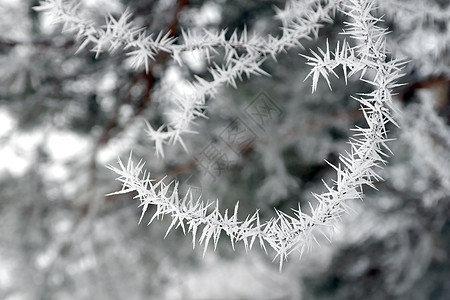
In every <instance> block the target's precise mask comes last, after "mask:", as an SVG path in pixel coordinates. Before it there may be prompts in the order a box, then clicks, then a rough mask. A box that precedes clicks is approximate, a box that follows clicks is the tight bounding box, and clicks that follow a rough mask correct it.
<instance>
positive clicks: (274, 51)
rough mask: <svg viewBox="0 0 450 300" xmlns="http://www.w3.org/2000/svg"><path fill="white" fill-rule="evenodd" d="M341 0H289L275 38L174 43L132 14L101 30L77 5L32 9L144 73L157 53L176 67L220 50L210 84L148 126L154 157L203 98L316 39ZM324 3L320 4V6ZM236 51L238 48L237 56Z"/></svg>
mask: <svg viewBox="0 0 450 300" xmlns="http://www.w3.org/2000/svg"><path fill="white" fill-rule="evenodd" d="M340 2H341V0H327V1H325V4H320V2H318V1H311V0H309V1H290V2H288V4H287V5H286V7H285V9H284V10H279V11H278V18H279V19H281V21H282V23H283V27H282V34H281V35H280V36H278V37H275V36H271V35H269V36H267V37H266V38H261V37H250V38H249V37H248V35H247V32H246V30H244V32H243V33H242V34H241V35H240V36H238V34H237V33H236V32H234V33H233V34H232V35H231V37H230V38H229V39H226V36H225V33H226V31H220V32H218V33H212V32H207V31H206V32H205V33H204V34H203V35H200V36H199V35H197V34H194V33H192V32H190V31H183V33H182V39H183V42H184V44H181V45H177V44H175V39H174V38H172V37H170V36H169V33H166V34H164V33H163V32H160V33H159V34H158V36H157V38H155V39H153V38H152V35H151V34H150V35H148V34H147V33H146V32H145V30H144V29H141V28H138V27H136V26H135V25H133V23H132V22H131V21H130V17H131V14H130V13H129V11H126V12H125V13H124V14H123V15H122V16H121V17H120V18H119V19H118V20H116V19H115V18H114V17H112V16H109V17H108V18H107V21H106V26H105V28H106V29H103V28H97V27H96V26H95V25H94V24H93V23H92V22H90V21H88V20H85V19H83V18H81V17H79V15H78V13H77V10H78V6H73V5H72V6H71V5H68V4H65V3H63V1H62V0H45V1H41V3H40V6H38V7H36V8H35V9H36V10H39V11H43V12H47V13H50V14H51V15H52V16H53V18H54V19H55V21H56V22H59V23H62V24H63V25H64V28H65V29H67V30H70V31H75V32H77V33H78V38H79V39H80V40H83V42H82V44H81V46H80V49H81V48H84V47H86V46H87V45H88V44H93V45H94V47H93V48H92V50H93V51H95V52H96V53H97V54H98V53H100V52H102V51H110V52H111V51H115V50H117V49H119V48H123V49H125V50H126V51H128V52H127V55H129V56H130V59H131V64H132V66H134V67H136V68H139V67H142V66H144V67H145V68H146V69H147V70H148V68H149V62H150V61H151V60H153V59H154V58H155V56H156V54H157V53H158V52H160V51H164V52H168V53H170V54H171V55H172V57H173V59H174V60H175V61H177V62H179V63H181V58H180V57H181V53H183V52H186V51H191V50H201V51H203V52H204V53H205V56H206V57H207V58H208V60H209V57H211V54H212V53H215V52H217V50H216V48H222V49H224V53H225V64H224V65H223V66H218V65H216V64H214V65H213V66H212V67H210V68H209V72H210V73H211V76H212V78H213V79H212V80H211V81H206V80H204V79H203V78H200V77H197V78H196V81H195V82H192V83H191V86H192V90H193V91H194V92H193V93H190V94H186V95H183V96H180V97H181V98H180V99H179V98H177V97H174V98H175V99H174V100H172V101H173V102H174V103H175V104H176V108H177V110H175V111H170V112H168V113H169V114H170V115H172V116H174V118H172V120H175V121H173V122H170V123H168V124H165V125H164V126H162V127H160V128H158V129H154V128H152V127H151V126H150V125H149V126H148V135H149V137H150V138H151V139H152V140H153V141H154V143H155V148H156V152H157V154H159V155H161V156H163V155H164V147H163V146H164V145H165V144H167V143H170V144H174V143H177V142H178V143H180V144H181V145H183V146H184V143H183V140H182V136H181V135H182V134H184V133H188V132H192V131H191V130H190V129H189V127H190V125H191V124H192V122H193V121H194V120H195V119H196V118H198V117H199V116H203V114H202V111H203V109H204V105H205V99H206V98H207V97H214V96H215V94H216V92H217V89H218V88H219V87H221V86H223V85H231V86H234V87H236V81H237V80H239V79H242V77H243V76H244V75H245V76H247V77H249V76H250V75H268V74H267V73H266V72H265V71H264V70H263V69H262V68H261V65H262V63H263V62H264V60H265V59H266V58H267V57H273V58H276V56H277V55H278V54H279V53H281V52H284V51H285V50H286V49H288V48H291V47H296V46H299V45H300V40H302V39H305V38H308V37H309V36H310V35H315V36H317V34H318V30H319V28H320V27H321V26H322V25H321V23H323V22H327V21H331V19H330V13H332V12H334V10H335V9H336V7H337V6H338V4H339V3H340ZM322 5H323V6H322ZM237 50H243V51H244V53H243V54H240V53H239V52H238V51H237Z"/></svg>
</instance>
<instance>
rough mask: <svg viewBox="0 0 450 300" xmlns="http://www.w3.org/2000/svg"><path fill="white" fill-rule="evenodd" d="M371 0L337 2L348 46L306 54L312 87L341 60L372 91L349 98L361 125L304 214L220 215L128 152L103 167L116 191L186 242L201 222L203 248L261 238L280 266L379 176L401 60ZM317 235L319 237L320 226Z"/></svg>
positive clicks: (330, 224)
mask: <svg viewBox="0 0 450 300" xmlns="http://www.w3.org/2000/svg"><path fill="white" fill-rule="evenodd" d="M373 6H374V1H373V0H349V1H347V2H346V3H345V6H344V10H343V13H344V14H346V15H347V16H348V17H349V22H348V23H347V26H348V28H347V31H346V33H347V34H348V35H350V37H351V38H352V39H354V40H356V41H357V42H360V43H358V44H356V46H354V47H350V46H349V45H348V44H347V43H346V42H344V43H343V44H342V45H343V46H342V47H340V46H338V47H337V48H336V49H337V50H336V53H331V52H330V50H329V47H327V50H326V51H322V50H319V53H320V55H322V57H321V56H320V55H319V54H316V53H315V52H314V53H313V57H308V58H309V61H310V64H311V65H312V66H313V71H312V73H311V75H312V78H313V90H314V89H315V87H316V86H317V81H318V79H319V76H318V74H320V75H322V76H323V77H325V78H327V76H328V74H329V73H330V72H331V73H333V69H334V68H335V67H336V66H337V65H338V64H340V65H343V67H344V70H345V69H346V68H347V67H349V68H350V70H351V72H350V73H346V77H348V76H351V75H352V74H354V73H356V72H358V71H360V73H361V75H360V76H361V77H360V78H361V80H364V81H365V82H369V83H370V84H371V85H373V87H374V91H373V92H371V93H368V94H362V95H361V97H360V98H355V99H356V100H357V101H358V102H360V104H361V110H362V112H363V114H364V117H365V119H366V122H367V127H366V128H361V127H356V128H355V129H353V130H354V132H355V134H354V136H353V137H352V138H351V139H350V141H349V144H350V146H351V148H350V150H349V151H348V152H346V153H345V154H342V155H340V163H339V164H338V165H337V166H332V167H333V168H334V169H335V170H336V173H337V178H336V179H335V180H334V182H333V184H332V185H328V184H325V187H326V191H325V192H324V193H322V194H313V195H314V197H315V199H316V200H317V205H314V204H312V203H310V206H311V213H310V214H305V213H304V212H303V211H302V209H301V207H300V206H299V207H298V208H297V209H293V212H294V214H293V216H291V215H289V214H286V213H284V212H281V211H278V210H276V215H277V216H276V217H274V218H271V219H269V220H268V221H265V222H262V221H261V220H260V218H259V214H258V211H256V212H255V213H254V214H253V215H251V216H248V217H247V218H246V219H245V220H244V221H238V219H237V214H238V204H236V207H235V209H234V212H233V213H229V212H228V211H225V212H224V213H223V214H222V213H220V211H219V206H218V203H217V202H216V204H212V203H203V202H202V201H201V199H200V198H198V199H194V198H193V196H192V193H191V192H187V193H186V194H185V195H180V194H179V193H178V186H179V182H178V181H173V182H172V183H170V184H168V185H166V184H164V183H163V181H162V180H161V181H158V182H153V181H152V180H151V179H150V174H149V173H148V172H146V171H145V170H143V163H142V162H139V163H138V164H137V165H135V164H134V163H133V162H132V158H131V156H130V159H129V161H128V164H127V165H126V166H125V165H124V164H123V163H122V162H121V161H119V167H110V168H111V169H112V170H113V171H114V172H116V173H117V174H118V175H119V178H118V180H119V181H121V182H122V184H123V188H122V190H121V191H119V192H117V193H119V194H120V193H128V192H131V191H134V192H137V195H136V198H137V199H138V200H139V201H140V203H141V206H142V216H143V215H144V214H145V212H146V210H147V208H148V206H149V205H155V206H156V212H155V213H154V215H153V217H152V219H151V220H150V222H152V221H153V220H154V219H156V218H160V217H163V216H164V215H170V216H171V217H172V223H171V225H170V226H169V229H168V231H169V230H170V229H171V228H173V227H181V228H182V229H183V231H184V232H185V233H186V232H191V233H192V235H193V242H194V245H195V240H196V236H197V231H198V230H199V228H200V227H201V234H200V238H199V240H200V243H201V244H204V245H205V249H206V247H207V246H208V243H209V241H210V240H211V239H212V240H213V241H214V245H215V246H216V245H217V241H218V239H219V236H220V234H221V232H222V231H224V232H225V234H227V235H228V237H229V238H230V240H231V243H232V245H233V247H234V244H235V243H236V242H239V241H242V242H243V243H244V245H245V248H246V249H251V248H252V245H253V243H254V242H255V241H256V240H258V241H259V243H260V245H261V247H263V248H264V249H266V244H268V245H269V246H270V247H271V248H272V249H273V250H275V252H276V257H278V258H279V260H280V268H281V266H282V264H283V262H284V261H285V260H286V259H287V257H288V256H289V255H290V254H292V252H298V253H300V254H302V253H303V252H304V251H305V249H308V248H309V247H310V245H311V241H312V240H315V237H314V232H313V230H315V229H318V230H319V231H321V232H323V231H322V229H323V228H329V227H331V228H333V226H334V224H335V222H336V220H337V219H339V218H340V216H341V214H342V213H343V212H345V211H346V210H347V204H346V203H347V201H348V200H352V199H362V198H363V196H364V194H363V186H365V185H367V186H370V187H373V188H374V182H375V181H378V180H381V177H380V176H379V175H377V174H376V172H375V168H378V167H381V165H382V164H384V163H385V162H386V161H385V158H386V156H387V154H386V153H385V152H386V150H387V151H390V150H389V148H388V147H387V145H386V143H387V142H388V141H389V139H388V138H387V130H386V124H387V123H389V122H393V123H394V124H395V122H394V120H393V118H392V115H391V114H392V111H393V110H394V107H393V104H392V89H393V88H395V87H396V86H398V84H397V80H398V79H399V77H400V76H401V73H400V69H401V65H402V63H401V61H398V60H388V59H387V52H386V49H385V35H386V31H385V30H384V29H382V28H381V27H379V26H378V25H377V24H378V22H379V21H380V20H379V19H377V18H375V17H374V16H372V14H371V12H372V10H373ZM332 57H333V59H332ZM142 216H141V220H142ZM323 234H324V235H325V236H327V234H326V233H325V232H323ZM327 237H328V236H327Z"/></svg>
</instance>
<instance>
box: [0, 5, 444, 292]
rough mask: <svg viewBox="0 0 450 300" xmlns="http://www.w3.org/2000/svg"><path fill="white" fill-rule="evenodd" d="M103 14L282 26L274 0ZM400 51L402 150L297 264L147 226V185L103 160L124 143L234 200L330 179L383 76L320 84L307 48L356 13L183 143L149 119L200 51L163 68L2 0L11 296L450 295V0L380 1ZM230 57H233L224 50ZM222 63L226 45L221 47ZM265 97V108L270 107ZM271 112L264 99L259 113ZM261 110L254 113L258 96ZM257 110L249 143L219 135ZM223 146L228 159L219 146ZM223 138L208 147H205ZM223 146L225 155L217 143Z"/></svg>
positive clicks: (5, 267)
mask: <svg viewBox="0 0 450 300" xmlns="http://www.w3.org/2000/svg"><path fill="white" fill-rule="evenodd" d="M80 2H82V9H83V11H84V13H86V14H87V15H89V17H90V18H91V19H92V20H95V21H96V22H98V24H103V22H104V16H105V15H106V14H108V13H111V14H112V15H115V16H119V15H120V13H121V12H123V11H124V10H125V8H126V7H130V9H131V11H132V12H133V16H134V21H135V23H136V24H138V25H140V26H143V27H147V28H148V29H149V31H150V32H159V31H161V30H163V31H168V30H171V32H172V34H173V35H174V36H178V35H179V34H180V32H181V28H191V29H192V30H194V31H195V30H201V29H203V28H207V29H208V30H218V29H221V28H229V29H230V30H229V34H231V33H232V32H233V30H234V29H236V30H237V31H241V30H243V28H244V25H246V27H247V30H248V31H249V32H250V33H252V34H258V35H267V34H269V33H271V34H276V33H277V31H278V30H279V26H280V23H279V22H278V21H277V20H276V19H275V18H274V7H275V6H277V7H281V8H282V7H284V1H277V0H264V1H263V0H248V1H239V0H204V1H201V0H177V1H176V0H171V1H169V0H162V1H158V0H122V1H119V0H92V1H88V0H80ZM378 2H379V5H380V8H379V11H378V12H377V13H379V15H380V16H381V15H384V16H385V22H384V26H386V27H388V28H389V29H390V30H391V31H392V32H391V33H390V35H389V37H388V39H389V41H388V44H389V47H390V49H391V50H392V52H393V53H394V55H398V56H406V57H408V59H409V60H410V62H409V64H408V65H407V67H406V69H405V73H406V75H405V77H404V78H403V82H405V83H406V85H405V86H403V87H402V88H400V89H399V90H398V91H397V92H398V97H397V99H396V103H397V105H398V106H399V107H400V108H401V110H402V111H403V115H402V116H398V120H399V123H400V125H401V126H400V129H397V128H395V127H392V128H390V136H391V137H392V138H396V140H395V141H393V142H391V144H390V147H391V149H392V150H393V152H394V155H393V156H392V157H390V158H389V164H388V165H387V166H386V167H385V168H384V169H382V170H381V171H380V172H381V175H382V176H383V178H385V181H384V182H380V183H378V184H377V188H378V189H379V191H374V190H368V189H367V197H366V198H365V200H364V202H355V203H351V207H352V209H353V210H354V211H353V213H352V214H351V215H349V216H345V217H344V218H343V219H342V222H341V225H340V227H339V228H337V230H336V234H335V236H334V237H335V238H334V240H333V242H332V243H331V244H330V243H329V242H328V241H326V240H324V241H320V244H321V246H320V247H319V246H314V248H313V251H312V252H311V253H307V254H305V255H304V256H303V257H302V259H301V260H297V259H295V258H294V259H293V258H291V259H290V260H289V262H288V263H286V265H285V267H284V269H283V271H282V272H279V271H278V265H277V264H276V263H272V262H271V259H270V257H267V256H265V254H264V253H263V252H262V251H259V250H258V249H256V248H255V249H254V250H252V251H251V252H250V253H248V254H245V251H244V249H243V247H237V249H236V251H234V252H233V251H232V249H231V247H230V245H229V242H228V243H227V241H226V239H224V240H223V241H221V242H220V243H219V247H218V249H217V251H215V252H214V251H213V250H212V249H208V251H207V252H206V255H205V257H204V258H202V253H203V249H197V248H196V249H194V250H192V242H191V239H190V238H189V237H184V236H183V234H182V232H181V231H173V232H172V233H171V234H169V235H168V237H167V238H166V239H163V237H164V234H165V231H166V229H167V227H168V225H169V224H170V220H162V221H159V222H154V223H152V225H151V226H148V227H147V226H145V224H146V222H148V218H146V219H144V222H143V223H142V224H141V225H138V220H139V217H140V210H139V209H138V208H137V205H138V203H137V202H136V201H135V200H133V195H123V196H120V197H119V196H114V197H105V195H106V194H108V193H111V192H114V191H116V190H118V189H119V188H120V185H119V184H118V183H117V182H116V181H115V180H114V177H115V174H114V173H113V172H111V171H110V170H108V169H107V168H106V167H105V165H106V164H115V163H116V160H117V157H118V156H120V157H122V158H124V159H125V158H126V157H127V156H128V155H129V153H130V150H131V149H132V150H133V155H134V157H139V158H143V159H144V160H146V161H147V165H146V167H147V168H148V169H149V170H150V171H151V172H152V174H153V176H154V177H155V178H161V177H162V176H165V175H168V178H167V180H171V179H173V178H177V179H179V180H180V181H182V182H184V183H185V184H184V188H188V187H190V188H191V189H194V190H197V192H198V193H202V194H203V195H205V196H206V197H207V198H209V199H216V198H218V199H220V200H221V201H222V202H223V204H222V203H221V207H224V208H227V207H230V208H232V207H233V206H234V204H235V203H236V201H238V200H239V201H240V206H241V209H242V210H243V213H253V212H254V210H255V208H259V209H260V213H261V216H263V217H264V216H267V217H269V216H271V215H272V214H273V208H274V207H276V208H278V209H281V210H284V211H289V209H290V208H295V207H297V203H298V202H300V203H302V204H305V205H306V203H307V201H309V200H311V199H312V197H311V192H314V191H315V192H319V191H321V190H323V185H322V182H321V180H322V178H323V179H326V180H328V179H329V178H331V176H332V174H333V172H332V168H331V167H329V165H328V164H327V163H326V162H325V159H326V160H328V161H330V162H336V159H337V153H342V152H344V151H345V150H346V149H348V145H347V141H348V138H349V136H350V135H351V132H350V130H349V128H352V127H353V126H354V125H355V124H359V123H360V122H362V120H363V118H362V114H361V112H360V111H359V110H358V103H357V102H356V101H353V100H352V99H351V96H352V95H355V94H356V93H358V92H366V91H369V90H370V87H369V86H368V85H364V84H363V83H361V81H358V80H357V79H356V78H355V80H353V81H352V80H350V81H349V83H348V85H347V86H346V85H345V83H344V81H343V80H339V79H333V80H332V86H333V90H332V91H330V90H329V89H328V87H327V85H326V83H324V82H322V83H321V84H319V89H318V92H316V93H315V94H311V86H310V82H309V81H308V80H307V81H306V82H304V79H305V77H306V75H307V74H308V72H309V68H308V66H306V65H305V59H304V58H302V57H301V56H299V55H298V53H299V52H300V53H303V54H306V55H309V49H310V48H311V49H316V48H317V47H323V46H324V45H325V42H326V40H327V39H328V40H329V42H330V44H331V45H335V44H336V41H337V40H338V39H341V38H342V37H341V36H340V35H339V33H340V32H342V29H343V26H344V22H345V18H344V16H343V15H342V14H340V13H337V14H336V16H335V18H334V23H333V24H324V27H323V28H322V30H321V31H320V34H319V37H318V38H317V39H312V40H308V41H302V43H303V46H304V47H305V49H292V50H290V51H288V52H287V53H284V54H282V55H280V56H278V57H277V62H275V61H274V60H267V61H266V62H265V63H264V65H263V68H264V70H266V71H267V72H268V73H269V74H271V77H252V78H250V79H244V80H243V81H242V82H240V83H239V84H238V88H237V89H233V88H231V87H224V88H223V89H222V90H221V91H220V92H219V96H218V97H217V98H216V99H210V100H209V101H208V108H207V111H206V114H207V116H208V118H209V119H208V120H204V119H202V120H199V121H198V124H197V125H196V127H195V130H197V131H199V134H197V135H192V136H188V137H186V139H185V140H186V141H187V144H188V149H189V152H185V151H184V150H183V149H182V147H179V146H176V147H172V148H167V149H166V158H165V159H161V158H158V157H157V156H156V155H155V151H154V148H153V145H152V144H151V143H150V142H149V141H148V138H147V137H146V134H145V132H144V129H145V123H144V120H148V121H149V122H150V123H151V124H156V125H157V124H161V123H162V122H163V121H162V120H163V119H164V115H163V111H164V110H165V106H166V105H167V103H166V102H165V101H164V100H165V97H168V96H167V95H166V94H164V93H163V92H162V91H164V90H165V91H167V90H168V89H173V90H177V91H181V92H182V91H183V88H184V87H185V82H186V81H190V80H193V78H194V75H198V76H202V77H206V78H208V74H207V69H206V67H207V66H206V64H205V63H204V58H203V57H202V54H201V53H197V52H196V53H186V55H185V56H183V57H182V59H183V62H184V64H183V65H181V66H180V65H178V64H176V63H174V62H173V60H172V59H171V58H170V56H168V55H164V54H161V55H158V56H157V57H156V60H155V62H154V63H153V64H152V65H151V68H150V70H149V72H148V73H146V72H145V70H138V71H136V70H134V69H133V68H132V67H131V66H130V64H129V62H128V61H127V59H126V56H125V55H124V54H123V53H121V52H117V53H115V54H112V55H110V54H100V55H99V57H98V58H97V59H96V58H95V53H92V52H90V51H89V49H85V50H83V51H81V52H79V53H77V54H75V52H76V50H77V48H78V45H79V42H78V41H76V39H75V37H74V36H75V35H74V34H73V33H64V32H63V33H61V28H60V27H59V26H53V25H52V24H51V23H50V20H49V19H48V18H47V17H46V16H45V15H43V14H38V13H37V12H35V11H34V10H33V9H32V7H33V6H36V5H38V4H39V2H38V1H34V0H1V1H0V14H1V16H2V17H1V18H0V28H1V30H0V69H1V72H0V298H1V299H8V300H13V299H14V300H19V299H42V300H44V299H99V300H100V299H108V300H109V299H448V297H449V295H450V127H449V126H450V99H449V98H450V97H449V79H450V52H449V45H450V33H449V32H450V26H449V20H450V5H449V3H448V1H445V0H443V1H438V0H423V1H400V0H396V1H388V0H383V1H382V0H379V1H378ZM218 57H220V56H218ZM217 62H218V63H220V59H219V58H218V59H217ZM260 109H263V110H260ZM255 110H256V112H264V113H262V114H261V115H258V114H255V113H254V112H255ZM252 112H253V113H252ZM233 126H244V127H246V128H247V129H248V131H249V132H250V133H251V135H250V136H249V137H248V139H247V140H246V143H245V144H243V146H242V148H240V149H230V148H227V147H226V146H227V145H225V144H223V143H221V142H220V141H221V140H220V136H221V134H222V133H223V132H224V131H226V130H227V129H229V128H232V127H233ZM217 149H219V150H220V151H219V152H220V153H221V155H220V159H219V160H217V159H216V160H215V161H214V162H213V163H212V162H211V161H210V160H208V157H210V155H212V154H214V153H215V155H217V153H219V152H218V150H217ZM208 155H209V156H208ZM216 158H217V157H216Z"/></svg>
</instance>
